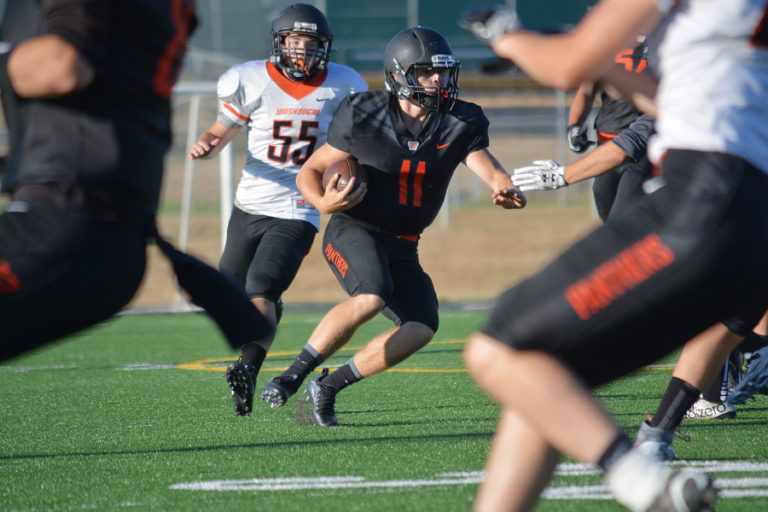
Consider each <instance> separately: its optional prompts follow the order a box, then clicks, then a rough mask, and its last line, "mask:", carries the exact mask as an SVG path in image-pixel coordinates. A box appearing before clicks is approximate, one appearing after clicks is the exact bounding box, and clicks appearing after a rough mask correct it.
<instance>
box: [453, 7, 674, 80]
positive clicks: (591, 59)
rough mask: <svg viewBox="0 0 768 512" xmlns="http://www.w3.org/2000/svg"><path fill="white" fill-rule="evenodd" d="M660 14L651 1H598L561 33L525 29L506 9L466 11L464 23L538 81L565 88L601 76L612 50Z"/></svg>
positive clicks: (649, 25) (645, 28)
mask: <svg viewBox="0 0 768 512" xmlns="http://www.w3.org/2000/svg"><path fill="white" fill-rule="evenodd" d="M661 17H662V11H661V9H660V8H659V7H658V5H657V3H656V2H655V1H654V0H602V1H600V2H599V3H598V4H597V5H596V6H595V7H594V8H593V9H591V10H590V11H589V12H588V13H587V14H586V15H585V16H584V18H583V19H582V20H581V21H580V22H579V24H578V25H577V26H576V27H575V28H574V30H573V31H572V32H569V33H565V34H540V33H537V32H533V31H529V30H525V29H523V28H522V24H521V23H520V21H519V20H518V19H517V15H516V14H515V13H514V12H512V11H507V10H499V11H494V12H493V14H489V11H484V12H481V11H475V12H474V13H468V14H467V15H466V17H465V19H464V24H465V26H467V27H468V28H469V29H470V30H471V31H472V32H473V33H474V34H475V35H477V36H478V37H479V38H480V39H482V40H484V41H486V42H488V44H490V45H491V48H492V49H493V50H494V52H496V54H497V55H499V56H501V57H504V58H507V59H510V60H512V61H513V62H515V64H517V65H518V66H519V67H520V68H521V69H523V71H525V72H526V73H527V74H528V75H529V76H530V77H532V78H533V79H534V80H536V81H537V82H539V83H541V84H544V85H549V86H552V87H556V88H558V89H565V90H568V89H574V88H576V87H578V86H579V84H581V83H582V82H586V81H592V80H595V79H596V78H598V77H601V76H603V75H604V74H605V73H606V72H607V71H608V70H609V69H610V68H611V67H612V62H613V57H614V55H615V53H616V51H618V50H619V49H621V48H622V47H623V46H625V45H628V44H632V42H633V41H634V40H635V38H636V36H637V34H647V33H649V31H650V29H651V28H652V27H654V26H656V24H658V22H659V20H660V19H661Z"/></svg>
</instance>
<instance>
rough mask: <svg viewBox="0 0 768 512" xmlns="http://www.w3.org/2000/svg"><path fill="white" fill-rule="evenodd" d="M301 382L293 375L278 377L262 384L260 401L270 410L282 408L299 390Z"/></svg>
mask: <svg viewBox="0 0 768 512" xmlns="http://www.w3.org/2000/svg"><path fill="white" fill-rule="evenodd" d="M302 382H304V379H303V378H302V377H299V376H298V375H297V374H295V373H294V374H292V375H285V374H283V375H279V376H277V377H275V378H274V379H271V380H270V381H269V382H267V383H266V384H264V389H262V390H261V399H262V400H264V401H266V402H267V403H268V404H269V405H270V407H272V408H275V407H282V406H283V405H285V402H286V401H287V400H288V399H289V398H290V397H291V396H293V394H294V393H296V392H297V391H298V390H299V388H300V387H301V383H302Z"/></svg>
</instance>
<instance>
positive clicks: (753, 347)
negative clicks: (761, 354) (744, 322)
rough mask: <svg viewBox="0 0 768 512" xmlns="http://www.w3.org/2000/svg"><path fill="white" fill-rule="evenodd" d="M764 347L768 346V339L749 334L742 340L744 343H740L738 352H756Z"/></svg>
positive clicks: (754, 333)
mask: <svg viewBox="0 0 768 512" xmlns="http://www.w3.org/2000/svg"><path fill="white" fill-rule="evenodd" d="M766 345H768V338H767V337H766V336H762V335H760V334H757V333H756V332H751V333H749V335H748V336H747V337H746V338H744V341H742V342H741V344H740V345H739V348H738V350H741V351H742V352H757V351H758V350H760V349H761V348H763V347H765V346H766Z"/></svg>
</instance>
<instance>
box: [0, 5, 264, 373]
mask: <svg viewBox="0 0 768 512" xmlns="http://www.w3.org/2000/svg"><path fill="white" fill-rule="evenodd" d="M195 23H196V18H195V8H194V2H193V0H110V1H106V0H9V1H8V2H6V6H5V13H4V16H3V20H2V25H0V38H2V41H3V45H2V48H3V50H2V51H0V89H2V102H3V111H4V113H5V118H6V121H7V125H8V132H9V146H10V151H9V154H8V157H7V159H6V162H5V163H6V165H5V169H4V170H5V174H4V176H3V181H2V186H3V192H8V193H10V194H11V201H10V203H9V204H8V207H7V208H6V210H5V211H4V212H3V214H2V215H0V341H1V343H0V360H2V359H6V358H10V357H13V356H16V355H18V354H21V353H23V352H25V351H27V350H31V349H33V348H35V347H38V346H40V345H43V344H45V343H48V342H50V341H53V340H56V339H58V338H61V337H63V336H66V335H68V334H71V333H73V332H76V331H78V330H80V329H84V328H86V327H88V326H91V325H93V324H95V323H97V322H100V321H102V320H105V319H107V318H109V317H110V316H112V315H113V314H114V313H115V312H117V311H118V310H119V309H120V308H122V307H123V306H124V305H125V304H127V303H128V301H129V300H130V299H131V297H133V294H134V293H135V292H136V290H137V289H138V287H139V284H140V282H141V279H142V276H143V274H144V268H145V263H146V252H145V251H146V249H145V247H146V244H147V240H148V239H149V238H155V239H156V241H157V243H158V246H159V247H160V248H161V250H162V251H163V252H164V254H166V256H168V257H169V258H170V259H171V262H172V263H173V266H174V269H175V271H176V273H177V276H178V280H179V284H180V285H181V286H182V287H183V288H184V289H186V290H187V291H188V292H189V293H190V295H191V296H192V298H193V300H195V301H196V302H197V303H198V304H199V305H201V306H203V307H204V308H206V309H207V310H208V312H209V313H210V314H211V315H212V316H213V318H214V319H215V320H216V321H217V322H218V323H219V326H220V327H221V328H222V329H223V330H224V333H225V335H226V336H227V338H228V340H229V341H230V343H231V344H232V346H233V347H239V346H241V345H243V344H244V343H246V342H248V341H253V340H254V339H258V338H260V337H262V336H265V335H267V334H268V333H269V332H270V331H271V329H272V327H271V325H270V324H269V323H268V322H266V321H265V320H264V318H263V317H262V316H261V315H260V314H259V313H258V311H257V310H256V309H255V308H254V307H253V306H252V304H251V303H250V301H248V298H247V297H246V296H245V294H244V293H243V292H242V291H241V290H239V289H238V288H237V286H236V285H235V284H234V283H232V282H231V281H230V280H228V279H225V278H224V277H223V276H222V275H221V274H219V273H218V272H216V271H215V270H214V269H212V268H210V267H208V266H207V265H205V264H203V263H202V262H200V261H198V260H195V259H194V258H191V257H189V256H187V255H185V254H183V253H180V252H178V251H177V250H175V249H174V248H173V247H171V246H170V245H169V244H168V243H167V242H165V241H164V240H162V238H160V237H159V235H158V234H157V230H156V227H155V222H154V221H155V212H156V211H157V204H158V200H159V196H160V185H161V182H162V175H163V160H164V157H165V154H166V151H167V149H168V147H169V145H170V143H171V132H170V124H171V123H170V115H171V102H170V98H171V92H172V88H173V85H174V83H175V82H176V79H177V77H178V73H179V70H180V66H181V64H182V60H183V56H184V53H185V50H186V41H187V37H188V35H189V34H190V33H191V32H192V30H193V29H194V26H195Z"/></svg>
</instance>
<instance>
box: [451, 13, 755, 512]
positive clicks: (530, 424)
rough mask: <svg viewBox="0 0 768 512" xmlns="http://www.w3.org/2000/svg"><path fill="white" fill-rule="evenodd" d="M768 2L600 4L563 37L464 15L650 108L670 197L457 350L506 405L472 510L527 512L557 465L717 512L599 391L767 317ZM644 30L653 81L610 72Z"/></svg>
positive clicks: (541, 64) (548, 75)
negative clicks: (637, 437)
mask: <svg viewBox="0 0 768 512" xmlns="http://www.w3.org/2000/svg"><path fill="white" fill-rule="evenodd" d="M767 13H768V0H728V1H719V0H677V1H674V0H601V1H600V2H599V3H598V4H596V6H595V7H594V8H593V9H592V10H591V11H590V12H589V13H588V14H587V15H586V16H585V17H584V19H583V20H582V21H581V22H580V23H579V24H578V25H577V27H576V28H575V29H574V30H573V31H572V32H570V33H566V34H556V35H544V34H538V33H534V32H531V31H528V30H525V29H524V28H523V27H522V26H521V24H520V22H519V20H518V18H517V16H516V14H515V13H514V12H511V11H508V10H490V11H474V12H470V13H467V15H466V16H465V18H464V22H465V24H466V26H467V27H468V28H469V29H470V30H472V32H473V33H475V35H477V36H478V37H480V38H481V39H483V40H485V41H487V42H488V43H489V44H490V45H491V47H492V48H493V50H494V51H495V52H496V53H497V54H498V55H500V56H502V57H505V58H508V59H511V60H512V61H514V62H515V63H516V64H517V65H518V66H520V68H522V69H523V70H524V71H526V72H527V73H528V74H529V75H530V76H532V77H533V78H535V79H536V80H537V81H539V82H541V83H543V84H546V85H550V86H554V87H558V88H562V89H572V88H575V87H577V86H578V85H579V84H580V83H581V82H583V81H585V80H602V81H604V82H609V83H610V84H612V85H621V86H625V90H626V91H627V92H629V93H631V94H630V97H632V98H633V99H635V98H644V99H646V100H648V99H649V98H650V99H653V98H655V105H656V112H655V115H656V118H657V123H656V130H657V134H656V135H655V136H654V137H652V138H651V140H650V143H649V150H648V151H649V156H650V158H651V160H652V161H653V162H654V164H655V165H656V166H657V167H658V169H659V171H660V172H661V173H662V174H661V176H662V178H663V180H664V186H662V187H660V188H658V189H657V190H656V191H654V192H653V193H651V194H648V195H646V196H644V197H641V198H638V199H637V201H635V202H634V203H633V204H632V205H630V206H628V207H627V208H626V211H625V213H624V214H623V215H619V216H617V217H615V218H611V217H609V218H608V219H607V220H606V222H605V224H604V225H602V226H600V227H598V228H597V229H596V230H595V231H593V232H592V233H591V234H589V235H588V236H587V237H585V238H584V239H582V240H581V241H579V242H578V243H576V244H575V245H574V246H572V247H571V248H569V249H568V250H566V251H565V252H564V253H563V254H562V255H561V256H560V257H559V258H558V259H556V260H555V261H554V262H553V263H552V264H550V265H549V266H547V267H546V268H544V269H543V270H542V271H541V272H539V273H538V274H536V275H535V276H533V277H531V278H529V279H527V280H525V281H523V282H522V283H520V284H519V285H517V286H516V287H514V288H512V289H511V290H509V291H507V292H505V293H504V294H503V295H502V296H501V297H500V298H499V300H498V301H497V305H496V307H495V309H494V311H493V313H492V314H491V317H490V319H489V321H488V324H487V325H486V326H485V327H484V328H483V329H482V332H479V333H477V334H475V335H474V336H473V337H472V339H471V340H470V342H469V343H468V344H467V347H466V349H465V354H464V355H465V361H466V364H467V368H468V370H469V371H470V373H471V374H472V376H473V378H474V379H475V380H476V381H477V382H478V384H479V385H480V386H481V387H482V388H483V389H484V390H485V391H486V392H487V393H488V394H489V395H491V396H492V397H493V398H494V399H495V400H496V401H497V402H498V403H499V404H500V405H501V409H502V413H501V419H500V423H499V427H498V430H497V432H496V435H495V438H494V441H493V446H492V448H491V452H490V454H489V456H488V462H487V466H486V477H485V481H484V483H483V484H482V485H481V487H480V489H479V491H478V496H477V499H476V502H475V508H476V510H494V511H500V510H529V509H531V508H533V507H534V505H535V503H536V501H537V500H538V497H539V494H540V493H541V491H542V490H543V488H544V487H545V486H546V485H547V483H548V482H549V480H550V478H551V476H552V473H553V471H554V469H555V465H556V463H557V461H558V460H559V458H560V456H561V454H567V455H569V456H571V457H573V458H575V459H577V460H580V461H582V462H587V463H591V464H597V465H598V466H599V467H600V468H601V469H603V470H604V471H605V476H606V483H607V485H608V487H609V489H610V490H611V492H612V493H613V495H614V496H615V498H616V499H617V500H618V501H619V502H621V503H622V504H624V505H625V506H627V507H628V508H630V509H631V510H633V511H644V512H645V511H678V512H679V511H704V510H711V508H710V506H711V503H712V502H713V501H714V499H715V492H714V488H713V486H712V481H711V480H710V479H709V478H708V477H707V476H706V475H704V474H703V473H701V472H698V471H695V470H692V469H690V468H686V469H678V470H672V469H671V468H669V467H667V466H665V465H664V464H662V463H660V462H658V461H655V460H653V459H652V458H650V457H648V456H647V455H644V454H643V453H642V452H641V451H640V450H638V449H633V447H632V443H631V441H630V440H629V439H628V438H627V437H626V435H625V434H624V433H623V431H622V429H621V428H620V427H619V426H618V425H617V424H616V422H615V421H613V420H612V419H611V418H610V416H609V415H607V414H606V413H605V412H604V411H603V410H602V409H601V407H600V406H599V404H598V403H597V402H596V401H595V400H594V398H593V397H592V395H591V393H590V389H591V388H594V387H596V386H599V385H601V384H603V383H606V382H609V381H611V380H613V379H616V378H618V377H620V376H623V375H627V374H628V373H630V372H632V371H634V370H635V369H637V368H639V367H641V366H643V365H646V364H648V363H651V362H653V361H655V360H657V359H658V358H660V357H661V356H662V355H664V354H667V353H669V352H671V351H673V350H674V349H675V348H677V347H679V346H681V345H682V344H684V343H685V342H686V341H687V340H688V339H690V338H692V337H693V336H694V335H696V334H698V333H701V332H703V331H705V330H706V329H708V328H709V327H711V326H712V325H715V324H716V323H718V322H723V323H724V324H725V325H727V326H728V327H729V328H730V329H731V330H732V331H733V332H741V331H744V330H751V329H752V327H753V326H754V325H755V324H756V323H757V322H758V320H759V319H760V317H761V315H762V314H763V313H764V312H765V310H766V306H768V304H767V302H768V297H766V296H765V294H764V293H762V291H763V290H765V289H766V286H767V285H768V267H766V265H765V261H766V258H768V211H767V210H768V206H767V205H766V201H765V197H766V196H768V26H767V25H768V15H767ZM639 33H646V34H650V41H649V48H650V51H651V54H649V63H651V64H652V65H654V66H655V67H656V70H655V71H656V73H657V74H658V76H659V77H660V81H659V82H658V91H657V87H656V85H657V84H656V83H655V82H654V81H653V80H651V79H650V78H648V79H644V78H643V77H641V76H637V75H633V76H632V81H629V80H628V76H627V75H622V74H621V73H620V72H619V71H618V70H615V69H611V68H613V67H614V66H612V60H613V56H614V54H615V51H616V50H618V49H620V48H621V47H622V46H623V45H624V44H626V43H627V41H629V40H631V38H633V37H634V35H635V34H639Z"/></svg>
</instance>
